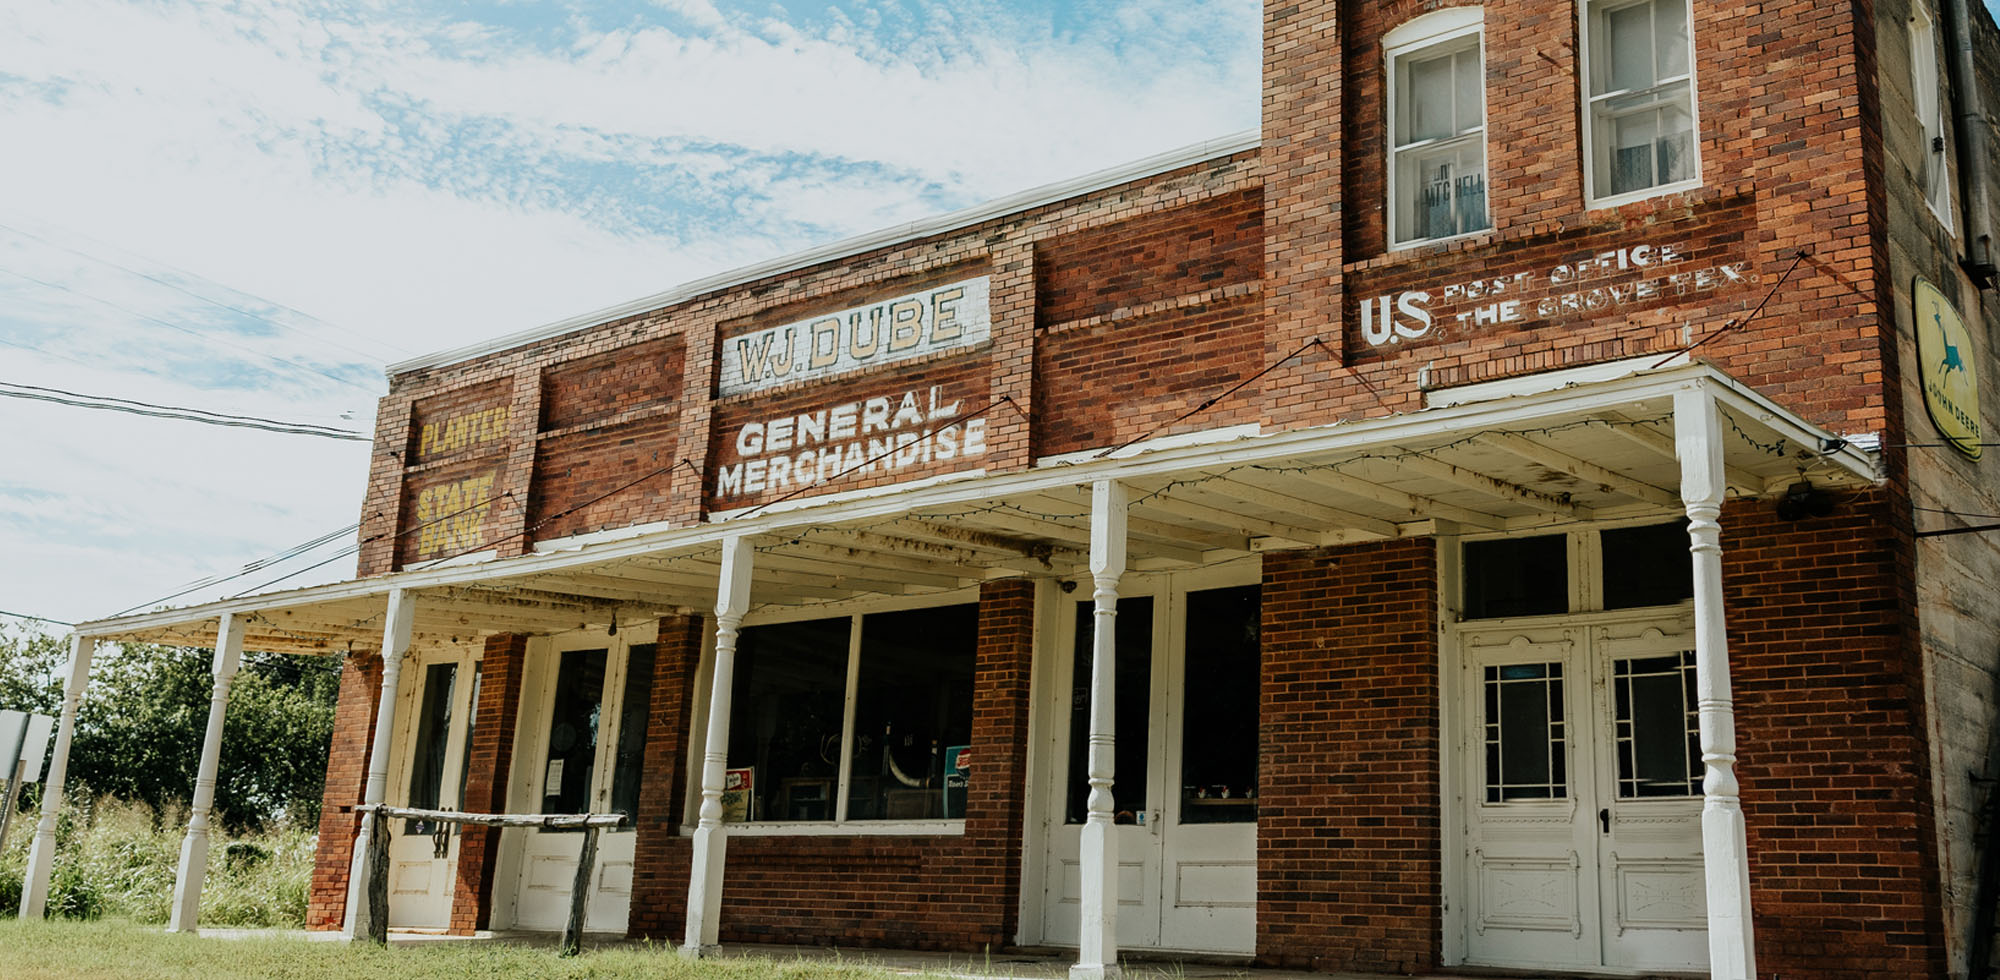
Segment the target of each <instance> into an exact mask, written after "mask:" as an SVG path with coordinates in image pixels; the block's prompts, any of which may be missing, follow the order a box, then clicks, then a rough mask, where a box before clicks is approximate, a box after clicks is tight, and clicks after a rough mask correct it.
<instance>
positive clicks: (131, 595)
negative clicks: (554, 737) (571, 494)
mask: <svg viewBox="0 0 2000 980" xmlns="http://www.w3.org/2000/svg"><path fill="white" fill-rule="evenodd" d="M1261 23H1262V21H1261V5H1260V4H1259V3H1258V2H1256V0H1072V2H1062V0H1016V2H995V0H951V2H938V0H851V2H838V3H827V2H813V0H777V2H728V0H620V2H585V0H475V2H469V3H458V2H445V0H427V2H414V3H390V2H387V0H242V2H212V0H211V2H192V0H8V2H7V3H5V4H4V5H0V382H9V383H14V384H33V385H41V386H45V387H51V388H60V389H64V390H69V391H78V392H85V393H91V394H101V395H114V396H119V397H123V398H129V399H137V400H143V401H149V402H155V403H160V404H167V405H177V406H189V407H194V408H200V409H206V410H210V411H216V412H227V413H233V414H242V415H256V416H263V417H268V418H274V419H282V420H288V421H299V422H308V423H313V424H318V425H330V426H344V427H352V428H355V429H359V430H361V431H364V432H367V431H372V423H373V416H374V410H375V400H376V398H377V397H379V395H380V394H381V393H382V392H383V391H384V390H385V385H384V382H383V379H382V375H381V366H382V365H383V364H384V363H386V362H390V361H394V360H398V359H401V358H403V357H407V356H410V355H413V354H419V353H425V352H429V351H434V350H441V349H447V348H451V347H456V346H459V345H462V344H466V343H471V342H474V341H477V340H480V339H482V338H487V337H492V336H495V335H499V334H502V333H506V332H510V331H514V330H519V329H522V328H526V327H530V326H534V325H537V324H540V323H544V322H548V321H552V320H556V319H560V318H563V317H567V316H570V315H574V314H577V313H581V312H584V311H588V310H592V309H596V308H599V307H603V306H606V305H610V304H612V303H616V302H620V301H623V300H626V299H629V298H632V297H635V296H640V295H645V294H648V293H652V292H656V291H659V290H662V289H666V288H668V287H671V286H673V285H675V284H677V283H680V282H684V281H687V280H689V279H693V278H696V277H699V276H702V275H706V274H709V273H713V272H717V271H721V270H723V269H727V268H732V267H735V266H739V265H744V264H747V263H750V262H755V261H759V260H762V259H766V258H770V257H773V256H776V255H779V254H783V253H786V252H790V251H794V250H797V249H801V248H805V247H809V246H812V245H815V244H820V243H824V242H827V241H831V240H834V239H838V238H841V237H844V236H847V235H852V234H857V233H861V232H865V231H869V230H873V229H876V228H880V227H885V226H888V225H891V224H895V223H898V222H904V221H909V220H912V219H915V218H919V217H922V216H925V215H929V214H934V213H937V212H941V211H947V210H951V209H954V208H958V207H963V206H966V205H970V204H973V203H977V202H979V201H982V200H986V199H990V198H993V197H997V196H1000V195H1003V194H1007V193H1011V192H1013V191H1017V190H1021V189H1024V188H1027V187H1031V186H1034V185H1037V184H1041V183H1045V182H1048V181H1053V180H1058V179H1062V178H1065V177H1070V176H1074V175H1077V174H1080V173H1085V172H1088V171H1091V170H1095V169H1098V168H1101V167H1106V166H1110V165H1113V164H1116V163H1119V162H1122V161H1126V160H1131V159H1136V158H1139V157H1143V156H1146V155H1149V154H1152V153H1156V152H1159V151H1161V150H1165V149H1170V148H1173V147H1177V146H1183V145H1186V144H1190V143H1193V142H1196V141H1199V140H1204V139H1209V138H1213V137H1216V136H1221V135H1225V134H1229V133H1234V132H1238V131H1242V130H1246V129H1251V128H1254V127H1255V126H1256V125H1257V119H1258V108H1259V91H1258V86H1259V81H1258V58H1259V49H1260V41H1259V36H1258V32H1259V31H1260V30H1261ZM0 459H4V460H5V464H4V466H0V610H5V611H8V612H15V613H28V614H33V615H41V616H48V617H52V618H55V619H61V620H78V619H84V618H95V617H100V616H104V615H107V614H110V613H113V612H117V611H119V610H123V609H126V608H127V607H132V606H146V605H148V604H149V603H150V601H151V600H154V599H157V598H159V597H161V596H164V595H167V594H169V593H171V592H174V591H177V590H178V589H180V588H181V587H183V586H184V585H186V584H188V583H189V582H190V581H193V580H197V579H201V578H204V577H210V576H224V575H229V574H231V573H234V572H237V571H239V570H240V569H241V568H242V567H243V566H244V565H246V564H247V563H250V562H253V561H255V560H257V559H260V558H263V557H266V556H268V555H271V554H273V553H276V552H279V551H281V550H283V549H286V548H288V547H289V546H291V545H294V544H298V543H300V542H304V541H308V540H311V539H314V538H317V537H319V536H321V535H322V534H325V533H327V532H329V531H336V530H338V529H340V528H342V527H344V526H345V525H347V524H350V523H352V522H353V521H354V520H355V518H356V516H357V514H358V512H359V509H360V502H361V493H362V488H363V484H364V482H365V476H366V472H365V470H366V465H367V450H366V447H365V446H364V445H362V444H359V443H351V442H334V441H327V440H321V439H315V438H306V437H298V436H284V435H276V434H269V433H258V432H251V431H246V430H241V429H225V428H214V427H209V426H201V425H194V424H190V423H185V422H173V421H163V420H156V419H145V418H138V417H134V416H131V415H123V414H112V413H105V412H94V411H86V410H81V409H76V408H67V407H61V406H56V405H50V404H46V403H40V402H31V401H21V400H18V399H13V398H0ZM328 553H330V552H328V551H327V550H326V549H322V550H321V551H319V552H316V553H314V554H313V555H312V556H310V559H309V560H313V561H316V560H319V558H320V557H322V556H324V555H326V554H328ZM297 564H299V563H294V566H293V567H296V565H297ZM283 570H284V569H279V570H276V571H272V570H265V571H263V572H260V573H259V574H255V575H248V576H244V577H241V578H237V579H234V580H232V581H230V582H229V583H226V584H225V585H223V586H220V587H214V588H208V589H204V590H199V591H197V592H195V593H193V594H191V595H189V596H188V597H186V598H185V599H183V600H181V601H189V600H194V599H201V598H209V597H214V596H217V595H224V594H229V593H230V592H232V591H238V590H241V589H243V588H247V587H251V586H256V585H259V584H261V583H263V582H266V581H269V580H270V579H272V578H274V577H276V575H277V574H280V573H282V571H283ZM352 570H353V564H352V561H351V559H344V560H335V561H333V562H331V563H330V564H328V565H326V566H325V567H323V568H320V569H318V570H317V571H314V572H311V573H308V574H306V575H304V576H301V577H299V578H296V579H292V580H291V581H289V582H288V583H287V584H288V585H298V584H306V583H310V582H314V581H325V580H331V579H336V578H342V577H346V576H348V575H351V573H352ZM8 622H9V621H7V620H4V619H0V626H4V625H5V624H6V623H8Z"/></svg>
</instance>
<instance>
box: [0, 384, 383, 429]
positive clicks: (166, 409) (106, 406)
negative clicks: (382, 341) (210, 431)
mask: <svg viewBox="0 0 2000 980" xmlns="http://www.w3.org/2000/svg"><path fill="white" fill-rule="evenodd" d="M0 384H12V382H0ZM16 387H32V386H28V385H21V386H16ZM41 390H43V391H47V390H50V389H41ZM64 394H65V395H68V396H69V397H64V396H59V395H44V394H37V393H36V392H34V391H15V390H10V389H8V388H0V397H6V398H24V399H27V400H29V401H39V402H51V403H54V404H57V405H68V406H71V407H73V408H95V409H98V410H100V411H106V412H124V413H125V414H127V415H142V416H146V417H148V418H158V419H173V420H176V421H180V422H200V423H202V424H204V425H217V426H226V427H229V428H236V429H257V430H259V431H263V432H277V433H282V434H284V435H295V436H318V437H320V438H322V439H339V440H343V441H346V442H368V441H370V440H369V437H368V436H365V435H362V434H361V433H359V432H355V431H352V430H350V429H335V428H332V427H330V426H321V425H315V424H313V423H309V422H280V421H278V420H276V419H256V418H249V417H246V416H238V415H216V414H214V413H209V412H205V411H204V410H203V409H198V408H174V407H171V406H166V405H153V406H148V407H146V408H139V407H135V406H138V405H145V404H146V403H145V402H130V401H127V400H126V399H110V398H106V397H105V396H103V395H82V394H71V393H68V392H65V393H64ZM84 399H94V400H84ZM113 402H125V404H113ZM197 413H200V414H197Z"/></svg>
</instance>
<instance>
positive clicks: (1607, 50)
mask: <svg viewBox="0 0 2000 980" xmlns="http://www.w3.org/2000/svg"><path fill="white" fill-rule="evenodd" d="M1583 28H1584V46H1583V48H1584V50H1583V61H1584V74H1585V77H1586V78H1588V79H1589V86H1588V87H1587V90H1586V92H1585V106H1584V127H1583V128H1584V149H1585V154H1586V157H1587V158H1588V160H1589V166H1588V167H1586V168H1585V170H1584V174H1585V180H1586V186H1587V187H1588V189H1589V194H1590V199H1591V203H1592V204H1594V205H1598V206H1602V205H1605V204H1618V203H1623V201H1625V200H1631V199H1636V198H1640V197H1645V196H1647V195H1649V194H1653V193H1657V192H1659V191H1662V190H1670V189H1674V188H1677V187H1680V186H1683V185H1688V184H1693V183H1696V182H1698V181H1699V180H1700V179H1701V164H1700V161H1699V160H1698V159H1697V155H1696V145H1695V138H1694V131H1695V126H1694V54H1693V44H1692V43H1691V41H1690V34H1689V30H1688V0H1637V2H1631V0H1584V25H1583Z"/></svg>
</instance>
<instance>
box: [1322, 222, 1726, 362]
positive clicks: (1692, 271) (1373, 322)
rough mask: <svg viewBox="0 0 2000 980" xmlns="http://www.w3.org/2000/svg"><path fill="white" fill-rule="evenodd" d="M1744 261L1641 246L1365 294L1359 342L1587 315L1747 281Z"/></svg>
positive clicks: (1410, 338)
mask: <svg viewBox="0 0 2000 980" xmlns="http://www.w3.org/2000/svg"><path fill="white" fill-rule="evenodd" d="M1756 281H1757V274H1756V273H1755V272H1753V271H1751V269H1750V264H1749V263H1748V262H1725V263H1718V264H1714V265H1704V266H1695V265H1694V264H1693V263H1692V262H1690V261H1689V260H1688V257H1687V248H1686V246H1683V245H1668V244H1654V243H1650V242H1648V243H1641V244H1637V245H1630V246H1625V247H1621V248H1614V249H1608V250H1605V251H1602V252H1598V253H1596V254H1593V255H1589V256H1586V257H1584V258H1581V259H1577V260H1575V261H1571V262H1563V263H1558V264H1556V265H1553V266H1549V267H1547V268H1543V269H1536V270H1532V271H1527V272H1516V273H1512V274H1509V275H1504V276H1497V277H1495V276H1488V277H1482V278H1477V279H1469V280H1464V281H1461V282H1449V283H1441V284H1438V285H1434V286H1426V287H1424V288H1422V289H1407V290H1401V291H1398V292H1390V293H1383V294H1380V295H1376V296H1365V297H1363V298H1362V300H1361V307H1360V310H1359V317H1360V328H1361V339H1362V340H1363V341H1364V342H1366V343H1367V344H1368V345H1369V346H1370V347H1382V346H1385V345H1388V344H1399V343H1402V342H1404V341H1414V340H1421V339H1423V338H1425V337H1430V336H1434V335H1444V334H1451V335H1454V336H1463V335H1464V334H1465V333H1467V332H1469V331H1473V330H1477V329H1480V328H1484V327H1497V326H1502V325H1511V324H1526V323H1530V322H1533V321H1539V320H1559V319H1564V318H1567V317H1572V316H1581V315H1594V314H1598V313H1603V312H1606V311H1609V310H1612V309H1616V308H1618V307H1620V306H1625V305H1627V304H1636V303H1642V302H1651V301H1653V300H1657V299H1670V298H1674V297H1681V296H1689V295H1693V294H1696V293H1704V292H1710V291H1712V290H1716V289H1720V288H1723V287H1728V286H1740V285H1748V284H1751V283H1754V282H1756Z"/></svg>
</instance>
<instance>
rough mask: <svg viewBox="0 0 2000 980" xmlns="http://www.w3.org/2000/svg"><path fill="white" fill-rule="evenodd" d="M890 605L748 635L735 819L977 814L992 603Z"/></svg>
mask: <svg viewBox="0 0 2000 980" xmlns="http://www.w3.org/2000/svg"><path fill="white" fill-rule="evenodd" d="M878 608H880V607H871V608H869V609H868V610H867V611H864V612H862V613H861V614H859V615H841V616H833V617H827V618H819V619H802V620H785V621H778V622H767V623H764V624H761V625H749V626H745V627H743V628H742V630H741V632H740V633H739V634H738V638H737V648H736V665H735V671H734V676H733V678H732V679H733V684H732V689H731V697H730V701H731V708H730V724H729V744H728V766H729V769H730V770H731V772H732V773H734V774H736V778H735V779H734V780H733V782H732V785H731V786H729V787H728V789H727V790H726V791H725V794H724V797H725V798H724V804H725V810H727V811H730V812H729V813H728V815H727V816H726V817H725V819H727V820H729V821H730V822H732V823H737V824H741V825H742V826H740V827H738V828H735V829H736V830H747V831H750V832H753V833H754V832H757V831H759V830H763V831H765V832H770V831H775V830H778V829H780V828H796V829H797V830H799V831H803V832H807V833H811V832H815V831H818V832H825V831H828V830H844V831H848V832H867V831H868V829H869V828H870V827H879V828H882V829H883V830H892V829H893V830H897V831H901V832H909V831H910V830H912V829H923V830H933V829H938V828H940V827H941V826H943V825H944V824H945V822H957V821H963V820H964V818H965V804H966V790H967V786H968V783H969V779H968V776H967V769H968V768H969V766H968V760H969V758H970V756H969V749H970V744H971V734H972V683H973V669H974V661H975V659H976V656H977V647H978V619H979V606H978V604H977V603H976V602H973V603H960V604H954V605H944V606H925V607H919V608H908V607H902V608H887V609H881V610H880V611H876V609H878ZM732 832H734V831H732Z"/></svg>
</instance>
